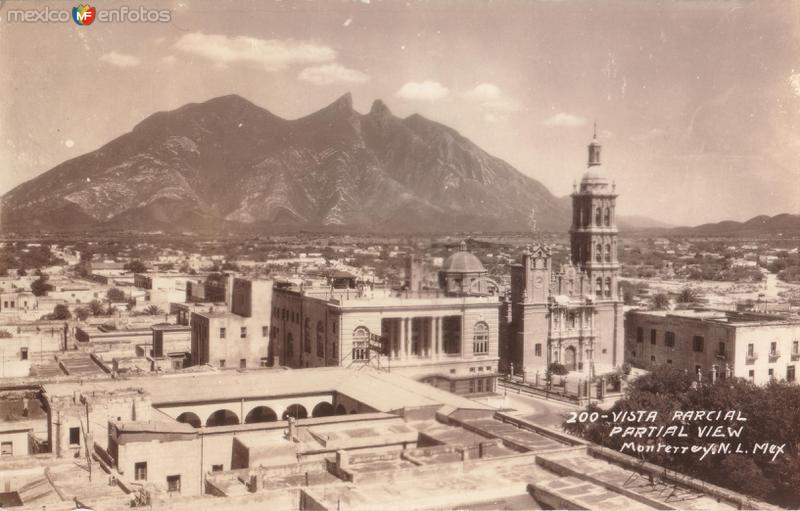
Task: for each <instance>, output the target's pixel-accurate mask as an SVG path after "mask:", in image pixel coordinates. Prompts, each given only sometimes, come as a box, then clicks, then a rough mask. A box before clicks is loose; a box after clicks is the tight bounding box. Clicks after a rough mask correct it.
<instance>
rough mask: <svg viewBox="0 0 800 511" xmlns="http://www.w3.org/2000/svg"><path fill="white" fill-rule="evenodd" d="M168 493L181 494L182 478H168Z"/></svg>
mask: <svg viewBox="0 0 800 511" xmlns="http://www.w3.org/2000/svg"><path fill="white" fill-rule="evenodd" d="M167 491H168V492H170V493H180V492H181V476H179V475H177V476H167Z"/></svg>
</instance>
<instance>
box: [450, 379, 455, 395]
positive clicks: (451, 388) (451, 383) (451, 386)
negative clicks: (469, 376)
mask: <svg viewBox="0 0 800 511" xmlns="http://www.w3.org/2000/svg"><path fill="white" fill-rule="evenodd" d="M450 392H451V393H453V394H455V393H456V382H454V381H451V382H450Z"/></svg>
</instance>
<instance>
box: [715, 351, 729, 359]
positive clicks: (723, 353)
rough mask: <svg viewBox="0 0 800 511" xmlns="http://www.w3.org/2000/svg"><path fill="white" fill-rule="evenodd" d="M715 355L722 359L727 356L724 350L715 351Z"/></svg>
mask: <svg viewBox="0 0 800 511" xmlns="http://www.w3.org/2000/svg"><path fill="white" fill-rule="evenodd" d="M716 355H717V358H721V359H722V360H726V359H727V358H728V354H727V353H726V352H724V351H717V353H716Z"/></svg>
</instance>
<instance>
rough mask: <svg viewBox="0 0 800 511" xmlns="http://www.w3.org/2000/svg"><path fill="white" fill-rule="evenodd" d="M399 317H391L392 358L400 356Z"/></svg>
mask: <svg viewBox="0 0 800 511" xmlns="http://www.w3.org/2000/svg"><path fill="white" fill-rule="evenodd" d="M400 321H402V320H400V319H396V318H393V319H392V353H393V358H394V359H397V358H399V357H400Z"/></svg>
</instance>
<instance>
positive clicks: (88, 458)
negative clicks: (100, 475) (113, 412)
mask: <svg viewBox="0 0 800 511" xmlns="http://www.w3.org/2000/svg"><path fill="white" fill-rule="evenodd" d="M83 405H84V408H85V410H86V431H85V432H84V434H83V443H84V446H85V447H86V465H87V466H88V467H89V482H90V483H91V482H92V453H91V451H90V450H89V438H90V436H89V401H88V400H87V399H86V397H85V396H84V398H83Z"/></svg>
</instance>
